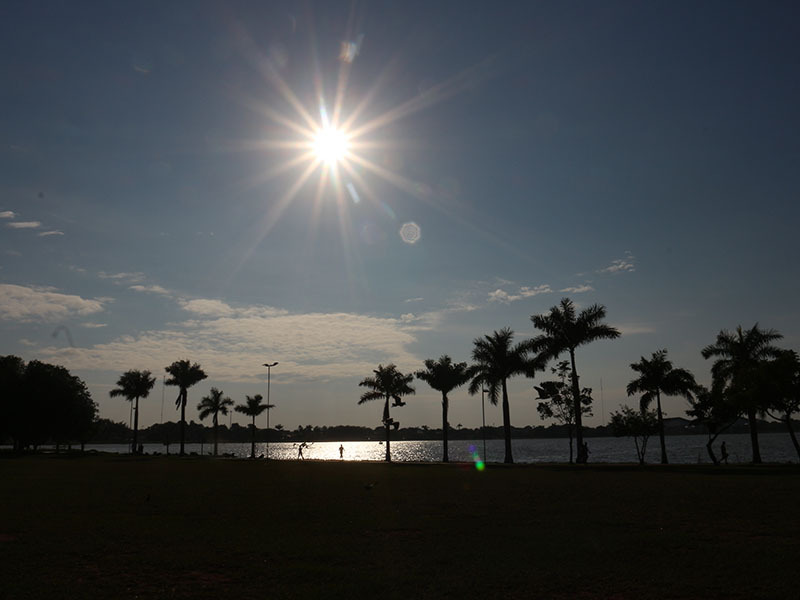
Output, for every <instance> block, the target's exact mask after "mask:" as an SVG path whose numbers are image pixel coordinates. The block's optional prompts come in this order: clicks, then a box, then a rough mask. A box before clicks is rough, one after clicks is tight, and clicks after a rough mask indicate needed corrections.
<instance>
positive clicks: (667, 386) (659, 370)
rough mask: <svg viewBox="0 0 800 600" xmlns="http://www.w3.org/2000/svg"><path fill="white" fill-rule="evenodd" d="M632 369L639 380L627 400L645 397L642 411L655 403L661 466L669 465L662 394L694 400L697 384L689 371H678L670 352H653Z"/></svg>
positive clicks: (629, 386) (634, 381)
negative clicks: (634, 396)
mask: <svg viewBox="0 0 800 600" xmlns="http://www.w3.org/2000/svg"><path fill="white" fill-rule="evenodd" d="M631 369H633V370H634V371H636V372H637V373H639V377H637V378H636V379H634V380H632V381H631V382H630V383H629V384H628V388H627V391H628V396H633V395H634V394H642V398H641V401H640V405H641V409H642V410H647V409H648V408H649V407H650V403H651V402H652V401H653V400H654V399H655V401H656V414H657V416H658V436H659V438H660V440H661V464H662V465H666V464H667V463H668V462H669V461H668V460H667V446H666V443H665V441H664V417H663V413H662V412H661V394H662V393H663V394H664V395H665V396H683V397H684V398H686V399H687V400H691V399H692V392H693V391H694V390H695V389H696V388H697V382H696V381H695V380H694V375H692V374H691V373H690V372H689V371H687V370H686V369H676V368H675V367H673V366H672V361H671V360H668V359H667V351H666V350H659V351H657V352H653V356H652V357H651V358H650V360H648V359H646V358H645V357H644V356H642V357H641V359H640V360H639V362H637V363H632V364H631Z"/></svg>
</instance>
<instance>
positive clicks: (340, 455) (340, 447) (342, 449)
mask: <svg viewBox="0 0 800 600" xmlns="http://www.w3.org/2000/svg"><path fill="white" fill-rule="evenodd" d="M339 459H344V445H342V444H339Z"/></svg>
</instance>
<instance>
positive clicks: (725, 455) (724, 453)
mask: <svg viewBox="0 0 800 600" xmlns="http://www.w3.org/2000/svg"><path fill="white" fill-rule="evenodd" d="M719 451H720V452H721V453H722V460H723V461H724V462H725V464H726V465H727V464H728V446H727V445H726V444H725V442H722V446H720V449H719Z"/></svg>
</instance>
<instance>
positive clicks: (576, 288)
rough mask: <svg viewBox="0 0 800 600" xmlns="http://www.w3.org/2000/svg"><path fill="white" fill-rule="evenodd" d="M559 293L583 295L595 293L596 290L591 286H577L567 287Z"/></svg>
mask: <svg viewBox="0 0 800 600" xmlns="http://www.w3.org/2000/svg"><path fill="white" fill-rule="evenodd" d="M558 291H559V292H566V293H568V294H583V293H585V292H593V291H594V288H593V287H592V286H590V285H586V284H584V285H576V286H574V287H565V288H564V289H561V290H558Z"/></svg>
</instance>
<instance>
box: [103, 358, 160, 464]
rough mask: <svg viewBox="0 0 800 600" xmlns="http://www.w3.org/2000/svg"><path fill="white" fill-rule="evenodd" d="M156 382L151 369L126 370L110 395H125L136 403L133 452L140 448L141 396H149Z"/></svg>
mask: <svg viewBox="0 0 800 600" xmlns="http://www.w3.org/2000/svg"><path fill="white" fill-rule="evenodd" d="M155 383H156V378H155V377H151V376H150V371H135V370H131V371H126V372H125V373H123V374H122V375H121V376H120V378H119V379H118V380H117V385H118V386H119V387H117V388H114V389H113V390H111V391H110V392H109V393H108V395H109V396H111V397H112V398H116V397H117V396H123V397H124V398H125V399H126V400H127V401H128V402H131V403H133V402H134V401H135V405H134V408H133V413H134V415H135V416H134V418H133V445H132V447H131V453H134V454H135V453H136V452H137V448H138V436H139V398H147V396H149V395H150V390H152V389H153V386H154V385H155Z"/></svg>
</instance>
